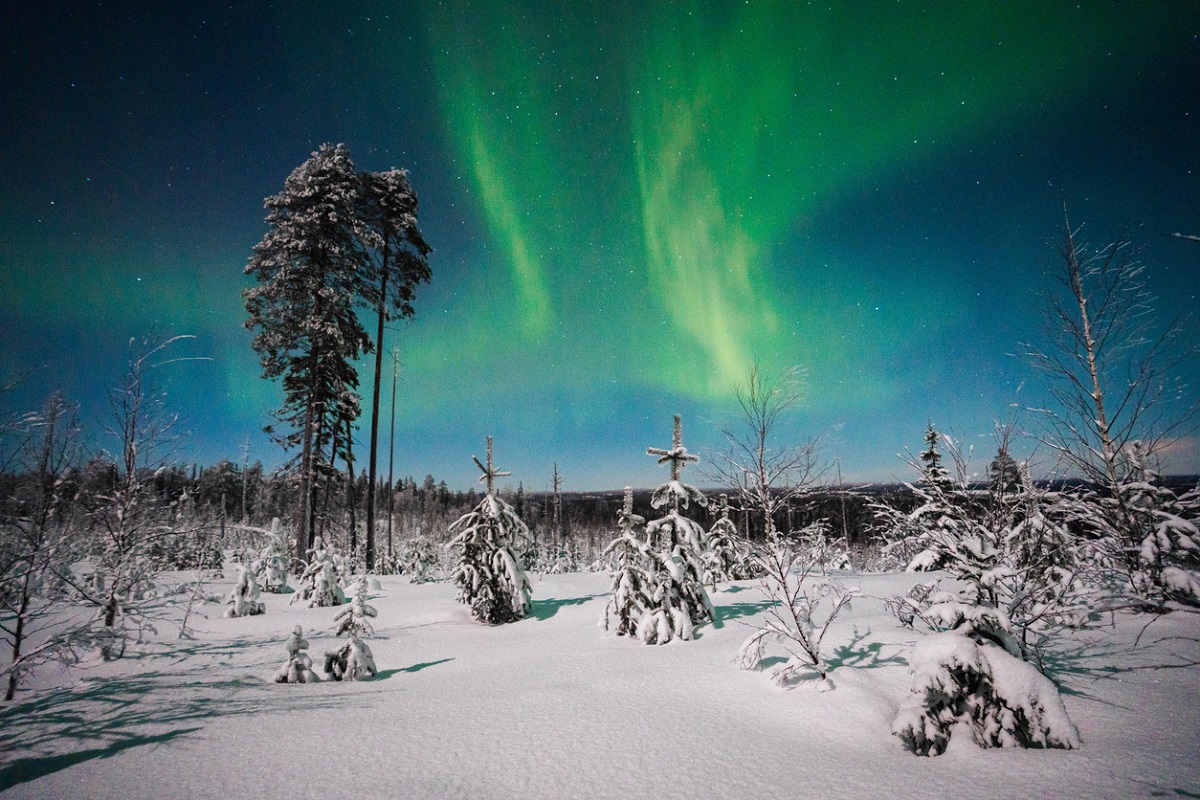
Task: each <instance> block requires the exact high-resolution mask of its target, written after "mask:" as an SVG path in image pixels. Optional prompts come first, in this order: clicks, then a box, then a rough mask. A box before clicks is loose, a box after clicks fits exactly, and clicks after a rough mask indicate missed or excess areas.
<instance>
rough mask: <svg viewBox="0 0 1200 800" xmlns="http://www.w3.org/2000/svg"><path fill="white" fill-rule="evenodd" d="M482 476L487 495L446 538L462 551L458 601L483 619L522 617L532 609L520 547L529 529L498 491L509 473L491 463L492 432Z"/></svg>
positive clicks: (491, 621)
mask: <svg viewBox="0 0 1200 800" xmlns="http://www.w3.org/2000/svg"><path fill="white" fill-rule="evenodd" d="M475 463H476V464H477V465H478V466H479V468H480V469H481V470H483V476H482V477H481V478H480V480H481V481H484V482H486V484H487V494H485V495H484V497H483V500H482V501H481V502H480V503H479V505H478V506H477V507H476V508H475V510H474V511H472V512H470V513H469V514H466V515H464V516H462V517H460V518H459V519H458V520H457V521H456V522H454V524H452V525H451V526H450V533H451V534H452V535H453V537H454V538H452V539H451V540H450V542H449V543H447V545H446V547H447V549H450V550H455V549H456V550H458V553H459V559H458V565H457V567H455V570H454V583H455V585H456V586H457V587H458V601H459V602H460V603H465V604H466V605H468V606H470V607H471V614H472V615H473V616H474V617H475V619H477V620H479V621H480V622H486V623H488V624H490V625H498V624H501V623H505V622H515V621H516V620H519V619H523V618H524V617H525V616H526V615H527V614H528V613H529V608H530V603H531V600H530V596H531V593H532V590H531V589H530V586H529V579H528V578H527V577H526V575H525V570H524V569H523V568H522V567H521V547H522V545H523V543H524V542H526V541H528V540H529V529H528V528H527V527H526V526H525V523H524V522H523V521H522V520H521V518H520V517H519V516H517V512H516V511H514V510H513V507H512V506H510V505H509V504H508V503H506V502H504V501H503V500H502V499H500V498H499V497H498V496H497V495H496V492H495V486H494V481H495V479H496V478H497V477H500V476H504V475H508V474H509V473H507V472H498V471H497V470H496V469H495V468H494V467H493V466H492V437H490V436H489V437H488V448H487V465H486V466H485V465H484V464H481V463H480V462H479V459H478V458H476V459H475Z"/></svg>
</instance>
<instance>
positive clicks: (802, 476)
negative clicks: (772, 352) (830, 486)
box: [707, 360, 823, 539]
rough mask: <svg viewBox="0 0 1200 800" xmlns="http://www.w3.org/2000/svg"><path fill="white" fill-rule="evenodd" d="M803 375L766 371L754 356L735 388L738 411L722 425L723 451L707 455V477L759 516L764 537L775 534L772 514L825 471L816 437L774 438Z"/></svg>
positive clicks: (794, 371) (795, 401) (794, 404)
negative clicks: (789, 440) (796, 440)
mask: <svg viewBox="0 0 1200 800" xmlns="http://www.w3.org/2000/svg"><path fill="white" fill-rule="evenodd" d="M802 379H803V372H802V371H801V370H800V369H799V368H797V367H790V368H787V369H784V370H782V371H780V372H777V373H770V372H766V371H764V370H763V368H762V365H761V363H760V362H759V361H758V360H755V361H754V363H753V364H751V366H750V370H749V373H748V374H747V376H746V382H745V383H743V384H738V385H737V386H735V387H734V389H733V394H734V397H735V398H736V399H737V402H738V406H739V408H740V409H741V415H740V417H739V418H738V420H737V421H736V422H734V423H731V424H729V425H726V426H725V427H723V428H722V429H721V435H722V436H723V437H724V439H725V447H724V450H723V451H722V452H720V453H718V454H717V455H715V456H714V457H713V458H711V459H710V460H709V461H710V464H711V466H710V467H709V469H708V472H707V477H708V478H709V479H711V480H715V481H718V482H720V483H721V484H722V485H724V486H726V487H727V488H729V489H730V490H731V492H732V493H733V494H734V496H735V497H736V498H737V502H738V504H739V505H740V506H741V507H742V508H743V509H749V510H751V511H753V512H755V513H757V514H759V515H761V517H762V522H763V533H764V535H765V536H766V538H768V539H770V538H772V537H773V536H774V534H775V516H776V514H777V513H778V512H780V511H781V510H784V509H786V508H787V507H788V505H789V504H790V503H791V502H792V501H794V500H795V499H796V498H798V497H799V496H801V495H802V494H803V493H804V492H805V491H807V490H808V489H809V488H811V487H812V486H813V485H814V484H815V483H816V482H817V481H818V480H819V479H820V478H821V475H822V472H823V469H822V468H821V466H820V465H819V464H818V461H817V440H816V439H815V438H814V439H809V440H807V441H803V442H800V443H799V444H791V445H789V444H780V442H779V441H778V440H779V438H780V427H781V426H782V424H783V422H784V420H785V419H786V417H787V415H788V414H789V413H790V412H792V411H794V410H795V409H796V407H797V406H798V405H799V403H800V400H801V398H802V397H803V386H802Z"/></svg>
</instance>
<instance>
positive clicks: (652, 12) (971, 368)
mask: <svg viewBox="0 0 1200 800" xmlns="http://www.w3.org/2000/svg"><path fill="white" fill-rule="evenodd" d="M1081 5H1082V8H1080V7H1077V5H1076V4H1075V3H1054V2H1029V3H1020V2H1006V3H973V2H966V3H964V2H961V0H957V1H956V2H945V3H936V2H935V3H915V2H897V3H882V2H881V3H841V2H836V3H831V4H820V5H811V4H806V3H783V2H780V3H766V2H746V3H736V4H735V3H732V2H694V3H682V2H681V3H661V4H656V3H649V4H647V3H643V2H621V1H620V0H618V2H614V3H596V2H557V3H544V4H533V3H530V4H525V3H516V2H494V3H488V2H477V3H447V4H441V3H438V4H434V3H354V2H348V3H336V4H334V3H330V4H308V3H300V2H297V3H279V4H276V5H264V4H255V3H235V4H233V6H232V7H229V6H228V5H226V4H215V3H205V2H187V3H121V2H113V3H103V4H95V3H70V2H64V3H31V4H24V5H19V4H16V3H9V4H5V10H4V11H3V12H2V13H3V18H2V19H0V23H2V26H3V27H2V29H0V30H2V32H0V37H2V42H3V47H2V48H0V54H2V57H3V59H4V64H3V69H2V70H0V108H2V113H0V126H2V128H3V146H2V147H0V265H2V268H0V336H2V337H3V343H4V344H3V352H2V361H0V372H2V373H4V374H14V373H26V374H27V380H26V381H25V383H24V384H22V385H21V386H20V387H19V388H18V389H17V390H15V391H14V392H12V393H10V395H9V396H8V397H7V398H5V399H4V404H5V405H6V406H8V407H11V409H15V410H29V409H32V408H34V407H36V406H37V405H38V404H39V403H40V401H41V400H42V399H44V398H45V396H46V395H47V394H48V393H49V392H50V391H52V390H54V389H56V388H57V389H60V390H61V391H62V392H63V393H64V394H66V395H67V396H68V397H71V398H74V399H77V400H79V401H80V402H81V403H82V404H83V407H84V415H85V416H86V417H88V418H89V419H91V420H95V422H94V424H93V431H94V432H95V434H96V438H97V440H100V439H101V438H102V437H101V435H100V427H101V426H100V422H99V420H100V415H101V412H102V410H103V408H104V402H105V401H104V391H105V389H106V387H108V386H111V385H113V384H114V383H116V382H117V381H118V380H119V378H120V375H121V372H122V369H123V365H124V362H125V358H126V353H127V343H128V341H129V339H130V337H132V336H141V335H143V334H146V333H148V332H150V331H152V330H160V331H167V332H171V333H180V334H194V335H195V336H196V337H197V338H196V339H195V340H194V341H190V342H187V343H185V344H184V345H183V346H181V347H179V348H177V350H178V355H181V356H184V355H186V356H202V357H205V358H208V359H211V360H206V361H193V362H184V363H179V364H172V365H169V366H167V367H164V368H163V369H162V370H161V374H160V377H162V378H164V379H166V380H167V391H168V400H169V402H170V404H171V406H172V407H173V408H175V409H176V410H178V411H179V412H180V413H181V415H182V417H183V420H184V422H185V425H186V428H187V429H188V430H189V431H190V432H191V436H190V438H189V440H188V442H187V443H186V446H185V449H184V451H183V452H182V454H181V455H182V457H183V458H184V459H186V460H188V461H193V460H194V461H198V462H199V463H201V464H211V463H213V462H215V461H216V460H218V459H219V458H221V457H222V456H228V457H230V458H233V459H234V460H240V458H241V450H242V445H243V442H244V441H246V440H247V438H249V442H250V452H251V456H250V457H251V459H252V460H255V459H261V460H262V461H263V462H264V463H265V464H266V465H267V466H269V467H270V466H274V465H277V464H279V463H280V462H281V461H282V460H283V458H284V455H283V453H282V451H281V450H280V449H279V448H278V447H277V446H275V445H273V444H272V443H270V442H269V441H268V439H267V438H266V436H265V435H264V434H262V433H261V429H262V427H263V426H264V425H266V424H267V423H269V422H270V417H269V411H270V409H272V408H273V407H275V406H276V405H278V403H279V398H280V391H279V388H278V386H277V385H276V384H273V383H269V382H267V381H264V380H262V379H261V377H260V368H259V365H258V361H257V357H256V356H255V355H254V353H253V352H252V351H251V349H250V346H249V341H250V334H249V332H247V331H246V330H244V328H243V326H242V323H243V321H244V319H245V316H246V315H245V310H244V306H243V304H242V299H241V296H240V291H241V289H242V288H244V287H245V286H247V285H248V278H246V277H245V276H244V275H243V271H242V270H243V267H244V265H245V263H246V261H247V259H248V257H249V255H250V252H251V248H252V247H253V246H254V245H255V244H256V243H257V242H258V241H259V240H260V239H261V238H262V235H263V233H264V232H265V230H266V227H265V223H264V216H265V211H264V209H263V207H262V201H263V198H264V197H266V196H267V195H269V194H274V193H276V192H278V191H280V190H281V189H282V187H283V182H284V179H285V178H286V177H287V175H288V174H289V173H290V172H291V170H292V169H294V168H295V167H296V166H298V165H299V164H300V163H302V162H303V161H304V160H305V159H306V158H308V156H309V155H310V153H311V152H312V151H313V150H315V149H316V148H317V147H318V146H319V145H321V144H322V143H325V142H344V143H345V144H346V145H347V146H348V147H349V149H350V152H351V155H352V156H353V157H354V159H355V162H356V164H357V165H358V167H359V168H360V169H370V170H381V169H386V168H389V167H393V166H395V167H404V168H407V169H408V170H409V171H410V177H411V180H412V184H413V186H414V188H415V189H416V191H417V193H418V195H419V198H420V204H421V205H420V221H421V226H422V229H423V232H424V234H425V238H426V240H427V241H428V242H429V243H430V244H431V245H432V246H433V248H434V252H433V254H432V255H431V257H430V267H431V269H432V271H433V281H432V283H431V284H429V285H425V286H422V287H420V291H419V296H418V302H417V304H416V305H417V313H416V316H415V318H414V319H413V320H412V321H411V322H406V323H403V324H399V325H398V326H397V327H396V328H395V329H393V332H392V333H391V334H390V342H389V344H397V345H398V346H399V348H400V358H401V361H402V364H403V371H402V375H401V378H400V383H399V391H398V397H397V411H396V423H397V427H396V472H397V475H398V476H399V475H413V476H415V477H416V478H417V479H418V481H419V480H420V479H421V478H423V476H424V475H425V474H426V473H432V474H433V475H434V476H435V477H436V478H438V479H439V480H440V479H445V480H446V481H447V483H449V484H450V485H451V486H452V487H454V488H466V487H467V486H468V485H473V482H474V477H475V475H476V473H477V470H476V468H475V466H474V465H473V464H472V463H471V460H470V456H471V455H472V454H477V455H482V453H483V449H484V439H485V437H486V436H487V435H488V434H492V435H494V436H495V437H496V460H497V463H498V464H499V465H500V466H501V467H502V468H504V469H509V470H512V472H513V477H512V478H510V479H508V480H507V483H511V485H512V486H515V485H516V483H517V482H518V481H521V482H522V483H524V485H525V487H526V489H533V490H537V489H543V488H545V487H546V485H547V484H548V482H549V480H550V474H551V470H552V464H553V463H554V462H557V463H558V467H559V471H560V472H561V473H562V474H563V476H564V481H565V482H564V487H565V488H567V489H573V490H578V489H589V488H619V487H621V486H623V485H626V484H633V485H642V486H646V485H652V484H654V483H656V482H658V481H659V480H661V478H662V477H663V476H662V475H660V474H659V472H660V471H661V470H659V469H658V468H657V467H656V466H655V464H654V461H653V460H652V459H650V458H648V457H647V456H646V455H645V448H646V447H647V446H657V447H664V446H669V445H670V436H671V416H672V414H675V413H681V414H682V415H683V418H684V438H685V443H686V444H687V446H688V448H689V450H692V451H693V452H697V451H699V452H700V453H701V454H703V453H704V452H705V450H706V448H709V447H712V446H714V445H716V444H717V443H718V439H717V435H716V426H717V425H719V424H721V423H722V422H725V421H727V420H728V419H729V418H730V417H729V415H730V413H731V411H732V396H731V387H732V385H733V384H734V383H735V382H737V381H738V380H739V379H740V378H743V377H744V375H745V373H746V370H747V368H748V366H749V365H750V363H751V361H752V360H753V359H754V358H755V357H758V358H759V359H761V361H762V363H763V365H764V366H765V367H767V368H779V367H784V366H788V365H800V366H802V367H804V368H805V369H806V370H807V382H806V392H805V400H804V403H803V406H802V408H801V409H800V410H799V412H798V413H797V414H796V416H795V419H794V420H793V421H792V423H790V424H789V425H788V426H787V427H786V429H784V430H783V431H782V433H783V434H784V435H785V437H793V438H796V439H799V438H801V437H811V436H815V435H820V437H821V439H822V442H823V447H824V450H823V452H824V454H825V456H826V458H827V460H828V461H829V462H830V463H834V462H835V461H836V462H837V463H838V464H839V465H840V471H841V475H842V477H843V479H844V480H847V481H867V480H888V479H891V478H892V477H893V476H896V477H901V478H906V477H909V474H910V473H909V471H908V470H907V468H906V467H905V466H904V465H903V463H902V462H901V461H900V460H899V459H898V458H897V453H899V452H900V451H902V450H904V449H905V448H906V447H907V448H909V449H911V450H913V451H914V452H915V451H917V450H919V449H920V446H921V436H922V433H923V431H924V428H925V424H926V421H927V420H930V419H931V420H933V421H934V423H935V424H936V425H937V426H938V427H939V428H942V429H944V430H953V432H954V434H955V435H956V436H958V437H959V438H961V439H964V440H968V441H970V442H973V443H975V445H976V455H975V459H974V466H975V468H976V469H977V470H982V469H984V468H985V466H986V463H987V460H988V459H989V458H990V457H991V455H992V454H993V453H994V450H995V447H994V444H993V443H992V441H991V439H990V438H989V437H990V434H991V432H992V427H993V421H994V420H996V419H1005V418H1008V417H1009V416H1010V415H1011V414H1012V411H1013V408H1014V405H1015V406H1034V405H1039V404H1040V403H1041V402H1042V399H1043V398H1044V392H1043V391H1042V388H1041V384H1040V383H1039V382H1038V380H1037V378H1036V376H1035V375H1033V374H1032V373H1031V371H1030V369H1029V368H1028V367H1027V365H1026V364H1025V363H1024V362H1023V361H1022V360H1021V359H1020V358H1019V357H1017V356H1014V355H1012V354H1014V353H1018V352H1020V343H1021V342H1022V341H1024V340H1030V339H1036V338H1037V337H1038V336H1039V335H1040V331H1041V328H1042V316H1041V314H1040V306H1039V303H1038V301H1037V297H1036V293H1037V292H1038V291H1039V290H1040V289H1042V288H1043V287H1044V286H1046V285H1047V283H1048V277H1047V275H1048V271H1049V270H1051V269H1052V268H1053V267H1054V266H1055V258H1056V256H1055V252H1054V243H1055V241H1056V239H1057V237H1058V235H1059V232H1060V230H1061V222H1062V219H1061V210H1060V207H1059V197H1060V195H1062V196H1064V197H1065V198H1066V199H1067V202H1068V204H1069V210H1070V213H1071V216H1072V219H1073V220H1074V221H1075V222H1081V223H1086V227H1085V228H1084V238H1085V239H1087V240H1089V241H1091V242H1093V243H1101V242H1104V241H1108V240H1110V239H1112V238H1115V237H1116V236H1117V235H1118V234H1119V233H1120V232H1121V231H1122V230H1123V229H1129V230H1131V231H1132V235H1133V238H1134V241H1135V243H1136V244H1137V245H1138V246H1139V247H1140V248H1141V253H1140V257H1141V259H1142V260H1143V261H1144V262H1145V263H1146V264H1147V265H1148V267H1149V269H1150V273H1149V278H1150V287H1151V289H1152V290H1153V291H1154V292H1155V293H1156V294H1157V295H1158V296H1159V297H1160V302H1159V309H1160V312H1159V313H1160V315H1161V317H1162V318H1163V320H1164V321H1165V320H1167V319H1169V318H1170V317H1172V316H1174V315H1176V314H1180V313H1185V312H1188V311H1192V310H1195V309H1196V294H1197V289H1198V288H1200V244H1196V243H1195V242H1190V241H1186V240H1183V239H1179V238H1173V237H1169V236H1167V235H1166V234H1169V233H1172V232H1176V231H1182V232H1184V233H1191V234H1200V38H1198V32H1200V10H1198V7H1197V5H1196V3H1195V2H1194V0H1186V1H1185V2H1178V3H1157V2H1129V3H1098V2H1087V3H1083V4H1081ZM828 6H832V8H833V10H831V9H830V8H829V7H828ZM367 327H368V329H369V330H373V329H374V328H373V322H369V324H368V326H367ZM1195 332H1196V324H1195V322H1194V321H1193V322H1192V323H1190V328H1189V335H1190V336H1191V337H1192V338H1193V341H1195V337H1196V333H1195ZM388 361H389V367H388V370H387V373H386V375H385V386H386V385H387V384H389V383H390V377H391V370H390V359H389V360H388ZM372 364H373V361H372V359H370V358H367V359H364V361H363V362H362V365H361V367H360V375H361V379H362V386H363V388H364V390H367V392H364V394H365V397H364V406H367V407H369V393H368V392H369V385H370V376H371V370H372ZM1190 368H1191V369H1193V370H1195V367H1194V366H1193V367H1190ZM1187 377H1188V379H1189V380H1190V381H1191V384H1192V385H1193V386H1195V385H1197V384H1200V374H1196V373H1195V372H1193V373H1192V374H1190V375H1189V376H1187ZM386 401H387V395H385V403H384V418H383V425H382V429H383V445H384V448H385V450H384V453H385V456H384V460H383V464H384V468H385V469H386V445H387V434H386V430H387V416H386V415H387V409H388V405H387V402H386ZM1018 419H1019V420H1024V419H1026V418H1024V417H1019V418H1018ZM362 423H363V424H362V428H361V430H360V432H359V440H360V443H361V445H362V446H361V447H360V452H361V453H363V455H364V456H365V442H366V436H367V431H368V430H369V427H368V420H367V419H366V418H365V417H364V419H363V420H362ZM1196 441H1197V440H1196V439H1195V438H1192V439H1190V440H1188V441H1186V442H1185V443H1183V445H1181V446H1180V447H1179V448H1178V449H1177V451H1176V452H1175V453H1174V454H1173V461H1172V462H1170V464H1169V465H1168V466H1169V467H1170V468H1172V469H1173V470H1175V471H1191V472H1196V471H1200V453H1198V450H1200V448H1198V447H1197V444H1196ZM363 463H364V464H365V459H364V462H363ZM694 472H696V469H695V468H694V469H693V470H691V471H689V474H688V477H689V478H690V479H692V480H693V481H694V482H697V483H701V484H703V483H704V481H703V480H702V479H701V478H700V476H697V475H694V474H693V473H694Z"/></svg>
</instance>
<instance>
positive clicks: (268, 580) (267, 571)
mask: <svg viewBox="0 0 1200 800" xmlns="http://www.w3.org/2000/svg"><path fill="white" fill-rule="evenodd" d="M275 522H276V523H278V522H279V520H278V519H276V520H275ZM284 550H285V548H284V546H283V542H282V541H281V540H280V538H279V536H278V534H277V533H276V532H275V526H272V531H271V534H270V538H269V539H268V541H267V544H266V546H265V547H263V549H262V550H260V551H259V553H258V558H256V559H254V561H253V562H251V564H250V568H251V569H252V570H253V571H254V577H255V579H256V580H257V581H258V585H259V587H260V588H261V589H263V590H265V591H268V592H274V593H276V594H280V593H283V592H287V591H290V589H288V585H287V556H286V555H285V554H284Z"/></svg>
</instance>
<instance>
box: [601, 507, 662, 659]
mask: <svg viewBox="0 0 1200 800" xmlns="http://www.w3.org/2000/svg"><path fill="white" fill-rule="evenodd" d="M645 524H646V520H645V518H643V517H641V516H639V515H638V514H634V513H633V489H631V488H630V487H628V486H626V487H625V502H624V504H623V506H622V508H621V511H620V512H619V513H618V514H617V525H618V527H619V530H620V533H619V534H618V535H617V538H615V539H613V540H612V542H611V543H609V545H608V547H606V548H605V549H604V555H603V556H602V557H603V558H605V559H616V569H615V570H614V572H613V578H612V597H611V598H609V601H608V603H607V604H606V605H605V606H604V612H603V613H602V614H601V615H600V627H601V628H603V629H604V630H606V631H609V632H610V633H615V634H617V635H618V636H637V635H638V631H637V626H638V622H639V621H640V620H641V618H642V615H643V614H645V613H646V610H647V609H648V608H649V607H650V595H651V594H652V592H653V590H652V585H653V584H652V578H651V576H650V574H649V573H648V572H647V565H648V564H649V563H650V558H651V556H650V551H649V548H648V547H647V546H646V543H645V541H643V540H642V539H641V538H639V537H638V535H637V529H638V528H639V527H641V526H643V525H645Z"/></svg>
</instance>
